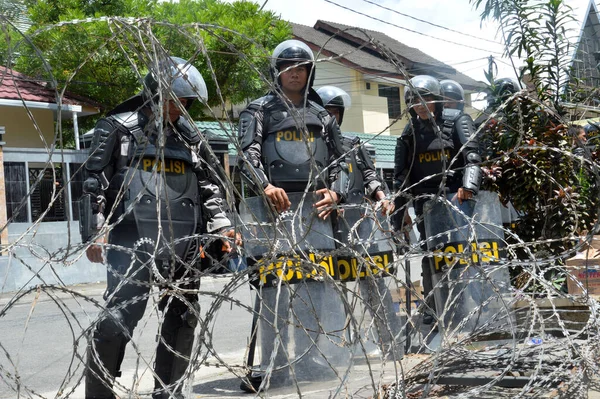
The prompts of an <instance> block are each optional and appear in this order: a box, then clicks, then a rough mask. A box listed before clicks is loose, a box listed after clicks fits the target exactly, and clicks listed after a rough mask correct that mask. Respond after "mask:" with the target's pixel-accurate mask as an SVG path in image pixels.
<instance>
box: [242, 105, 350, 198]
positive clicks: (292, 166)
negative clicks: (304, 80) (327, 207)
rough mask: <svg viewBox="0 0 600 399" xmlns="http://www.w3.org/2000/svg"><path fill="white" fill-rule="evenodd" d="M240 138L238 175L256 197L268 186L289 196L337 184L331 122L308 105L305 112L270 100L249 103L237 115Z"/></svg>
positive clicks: (337, 144)
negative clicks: (285, 192)
mask: <svg viewBox="0 0 600 399" xmlns="http://www.w3.org/2000/svg"><path fill="white" fill-rule="evenodd" d="M239 129H240V131H239V135H240V141H241V145H242V150H243V152H244V158H245V160H244V159H243V158H241V159H240V170H241V171H242V174H243V176H244V177H245V180H246V182H247V183H248V184H249V185H250V187H251V188H252V189H253V191H254V192H255V193H257V194H258V193H259V192H260V190H259V186H260V187H262V188H265V187H267V185H268V184H269V183H271V184H273V185H275V186H276V187H280V188H283V189H284V190H285V191H289V192H303V191H305V190H306V189H319V188H324V187H326V186H329V188H330V189H332V190H333V191H336V192H338V193H341V187H340V186H339V184H340V183H337V180H336V179H337V175H338V172H339V168H338V167H330V165H332V164H335V160H336V154H339V153H340V151H339V149H338V148H340V145H341V144H340V142H339V138H338V137H337V135H336V134H333V133H332V132H337V131H339V128H338V127H337V123H336V122H335V120H334V119H333V118H332V117H330V116H329V114H328V113H327V111H325V109H323V108H322V107H321V106H320V105H318V104H317V103H315V102H313V101H310V100H309V101H308V102H307V104H306V106H304V107H293V106H291V105H289V104H287V105H286V103H284V101H283V100H281V99H279V98H278V97H277V96H275V95H267V96H265V97H262V98H260V99H258V100H256V101H253V102H252V103H250V104H249V105H248V107H247V108H246V109H245V110H244V111H243V112H242V113H241V114H240V124H239Z"/></svg>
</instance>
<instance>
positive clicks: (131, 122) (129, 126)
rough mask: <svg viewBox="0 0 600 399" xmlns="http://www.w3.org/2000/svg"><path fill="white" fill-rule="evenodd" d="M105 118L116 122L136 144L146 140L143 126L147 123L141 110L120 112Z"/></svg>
mask: <svg viewBox="0 0 600 399" xmlns="http://www.w3.org/2000/svg"><path fill="white" fill-rule="evenodd" d="M106 119H108V120H111V119H112V120H113V121H115V122H117V123H118V124H119V125H120V126H122V127H123V128H124V129H125V130H127V132H128V133H129V134H131V135H132V136H133V137H134V138H135V141H136V142H137V143H138V144H141V143H143V142H145V141H146V137H145V134H144V126H145V125H146V123H148V118H147V117H146V116H145V115H144V114H143V113H142V112H137V111H136V112H122V113H119V114H115V115H111V116H109V117H108V118H106Z"/></svg>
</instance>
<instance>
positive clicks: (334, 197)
mask: <svg viewBox="0 0 600 399" xmlns="http://www.w3.org/2000/svg"><path fill="white" fill-rule="evenodd" d="M315 193H316V194H317V195H323V199H322V200H320V201H318V202H317V203H315V204H314V205H313V206H314V207H316V208H317V211H319V217H320V218H321V219H323V220H325V219H327V216H329V214H330V213H331V212H332V211H333V204H337V203H338V202H339V200H340V198H339V197H338V194H337V193H336V192H335V191H331V190H329V189H327V188H322V189H320V190H317V191H316V192H315Z"/></svg>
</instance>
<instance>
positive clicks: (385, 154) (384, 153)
mask: <svg viewBox="0 0 600 399" xmlns="http://www.w3.org/2000/svg"><path fill="white" fill-rule="evenodd" d="M196 126H198V129H200V130H201V131H202V130H207V129H208V130H211V131H212V132H213V133H215V134H216V135H218V136H222V137H223V138H226V139H228V140H230V141H231V140H232V139H234V138H235V137H237V124H235V125H232V124H230V123H227V122H196ZM344 135H349V136H358V137H359V138H360V140H361V141H362V142H363V143H369V144H371V145H372V146H374V147H375V160H376V164H377V166H378V167H380V168H385V169H388V168H389V169H391V168H393V167H394V152H395V150H396V140H397V139H398V137H397V136H384V135H374V134H369V133H349V132H346V133H344ZM229 155H234V156H235V155H237V150H236V149H235V146H234V145H233V144H232V143H230V144H229Z"/></svg>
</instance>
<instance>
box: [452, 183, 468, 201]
mask: <svg viewBox="0 0 600 399" xmlns="http://www.w3.org/2000/svg"><path fill="white" fill-rule="evenodd" d="M456 198H458V203H459V204H462V203H463V201H467V200H470V199H471V198H473V193H472V192H471V191H469V190H467V189H465V188H462V187H461V188H459V189H458V192H457V193H456V195H455V196H454V198H452V200H453V201H454V200H455V199H456Z"/></svg>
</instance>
